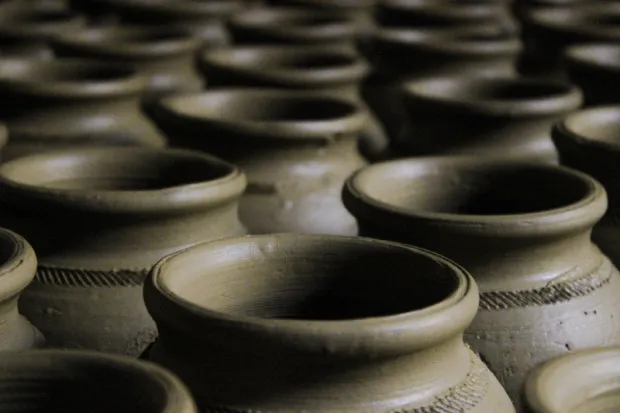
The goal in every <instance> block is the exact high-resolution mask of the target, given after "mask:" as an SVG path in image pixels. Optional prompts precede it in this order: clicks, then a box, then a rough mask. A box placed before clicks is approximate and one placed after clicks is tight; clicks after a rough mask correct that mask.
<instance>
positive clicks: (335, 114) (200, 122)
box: [155, 89, 367, 235]
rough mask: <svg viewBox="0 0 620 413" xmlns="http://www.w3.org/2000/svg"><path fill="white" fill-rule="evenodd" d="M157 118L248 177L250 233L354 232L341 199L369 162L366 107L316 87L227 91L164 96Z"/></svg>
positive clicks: (186, 142)
mask: <svg viewBox="0 0 620 413" xmlns="http://www.w3.org/2000/svg"><path fill="white" fill-rule="evenodd" d="M155 118H156V120H157V123H158V125H159V126H160V127H161V129H162V130H163V131H164V132H165V133H166V134H167V136H168V137H169V139H170V144H171V145H172V146H177V147H184V148H190V149H196V150H199V151H204V152H207V153H212V154H215V155H217V156H220V157H221V158H223V159H226V160H229V161H230V162H232V163H234V164H235V165H239V166H240V167H241V168H242V169H243V170H244V171H245V172H246V173H247V175H248V181H249V183H248V188H247V190H246V192H245V194H244V196H243V198H242V200H241V204H240V210H239V213H240V217H241V221H242V222H243V223H244V224H245V225H246V226H247V228H248V230H249V232H250V233H253V234H256V233H273V232H302V233H328V234H343V235H348V234H355V233H356V232H357V228H356V225H355V220H354V219H353V217H352V216H351V215H349V214H348V213H347V211H346V210H345V209H344V206H343V205H342V202H341V200H340V190H341V188H342V184H343V183H344V181H345V179H346V178H347V177H348V176H349V175H350V174H351V173H352V172H354V171H355V170H357V169H358V168H360V167H362V166H363V165H365V161H364V159H362V157H361V156H360V155H359V154H358V152H357V141H358V138H359V136H360V134H361V132H362V131H363V129H364V127H365V126H366V122H367V116H366V113H365V111H364V110H363V109H362V108H361V107H359V106H358V105H356V104H355V103H353V102H351V101H350V100H346V99H340V98H336V97H334V96H325V95H322V94H315V93H313V92H304V91H281V90H272V89H253V90H248V89H245V90H242V89H225V90H219V91H218V90H215V91H211V92H206V93H202V94H194V95H185V96H175V97H170V98H167V99H163V100H162V101H161V102H159V106H158V107H157V108H156V112H155Z"/></svg>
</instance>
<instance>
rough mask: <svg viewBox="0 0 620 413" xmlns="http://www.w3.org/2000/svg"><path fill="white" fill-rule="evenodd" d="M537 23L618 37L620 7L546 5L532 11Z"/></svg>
mask: <svg viewBox="0 0 620 413" xmlns="http://www.w3.org/2000/svg"><path fill="white" fill-rule="evenodd" d="M531 17H532V18H533V21H534V22H535V23H537V24H541V25H543V26H548V27H551V28H555V29H559V30H571V31H575V32H579V33H591V34H596V35H600V36H601V37H603V38H602V39H599V40H603V39H604V38H606V37H608V36H611V37H612V38H614V39H616V38H617V36H618V35H619V31H620V8H619V7H611V8H610V7H609V6H607V5H592V6H589V5H584V6H582V7H576V8H574V7H566V8H560V9H557V8H554V7H546V8H541V9H540V10H535V11H533V12H532V15H531Z"/></svg>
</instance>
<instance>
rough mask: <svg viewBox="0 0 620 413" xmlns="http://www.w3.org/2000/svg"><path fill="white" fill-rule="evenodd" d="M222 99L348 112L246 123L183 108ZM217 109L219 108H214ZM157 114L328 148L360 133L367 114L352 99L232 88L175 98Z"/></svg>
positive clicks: (160, 105) (165, 101) (161, 104)
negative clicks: (328, 106)
mask: <svg viewBox="0 0 620 413" xmlns="http://www.w3.org/2000/svg"><path fill="white" fill-rule="evenodd" d="M221 97H227V98H229V99H231V100H232V99H236V100H237V101H239V100H243V101H245V102H247V101H249V99H260V100H271V101H272V102H273V101H278V100H280V101H283V102H286V101H289V102H295V101H299V102H320V101H323V102H332V103H335V104H337V105H339V106H340V107H342V108H343V109H345V110H346V114H344V115H339V116H337V117H333V118H329V119H324V120H284V121H282V120H280V121H278V120H276V121H260V120H244V119H242V118H241V117H235V118H232V117H229V118H227V117H221V116H219V115H218V114H217V110H218V109H219V108H216V107H213V110H215V112H214V111H213V110H211V112H209V111H208V109H209V108H204V109H203V111H202V112H201V113H200V114H195V113H188V111H187V110H182V109H181V107H183V106H187V103H188V102H192V103H193V104H192V105H191V106H192V107H196V106H197V105H199V104H200V102H205V101H206V102H209V100H210V99H212V100H217V99H218V98H220V99H221ZM213 106H217V105H213ZM157 110H158V111H160V113H162V114H164V116H166V117H170V118H172V119H174V120H175V121H179V122H184V123H186V124H187V123H188V122H189V123H190V124H192V125H193V126H195V127H197V128H200V127H207V126H212V125H216V126H217V127H218V128H220V129H221V130H226V131H231V132H233V133H239V134H242V135H243V136H248V137H253V138H261V139H265V140H275V141H279V142H289V143H304V144H307V143H312V142H317V143H320V144H329V143H332V142H334V141H335V140H337V139H339V137H340V135H347V134H353V133H357V132H361V130H362V129H363V128H364V126H365V125H366V113H365V112H364V110H363V109H362V108H361V107H360V106H359V105H358V104H357V103H355V102H353V101H352V100H349V99H345V98H340V97H336V96H333V95H330V94H325V93H320V92H312V91H303V90H282V89H261V88H249V89H244V88H234V89H233V88H231V89H221V90H217V89H215V90H212V91H209V90H207V91H205V92H200V93H191V94H183V95H175V96H170V97H166V98H163V99H161V100H160V101H159V102H158V103H157Z"/></svg>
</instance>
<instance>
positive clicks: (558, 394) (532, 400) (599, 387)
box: [525, 347, 620, 413]
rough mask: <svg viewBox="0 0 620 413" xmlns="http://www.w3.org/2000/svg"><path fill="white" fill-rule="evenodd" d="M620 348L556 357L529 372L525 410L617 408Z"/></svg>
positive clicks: (552, 412)
mask: <svg viewBox="0 0 620 413" xmlns="http://www.w3.org/2000/svg"><path fill="white" fill-rule="evenodd" d="M619 376H620V348H618V347H613V348H606V349H596V350H588V351H580V352H576V353H573V354H570V355H566V356H563V357H558V358H555V359H553V360H551V361H549V362H547V363H545V364H543V365H542V366H539V367H538V368H536V369H535V370H534V371H532V372H531V374H530V375H529V376H528V380H527V384H526V387H525V394H526V399H527V404H528V410H527V413H612V412H617V411H618V410H620V384H618V377H619Z"/></svg>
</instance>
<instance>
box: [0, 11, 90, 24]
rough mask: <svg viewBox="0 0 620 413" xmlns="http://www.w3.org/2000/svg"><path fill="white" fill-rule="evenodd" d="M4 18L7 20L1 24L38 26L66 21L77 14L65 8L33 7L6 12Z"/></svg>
mask: <svg viewBox="0 0 620 413" xmlns="http://www.w3.org/2000/svg"><path fill="white" fill-rule="evenodd" d="M6 18H7V20H5V21H3V24H7V25H8V26H10V27H13V26H37V27H38V26H41V25H55V24H58V23H66V22H69V21H73V20H76V19H78V18H79V16H78V15H77V14H75V13H73V12H70V11H67V10H55V9H33V10H19V11H18V12H16V13H7V16H6ZM3 20H4V19H3Z"/></svg>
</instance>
